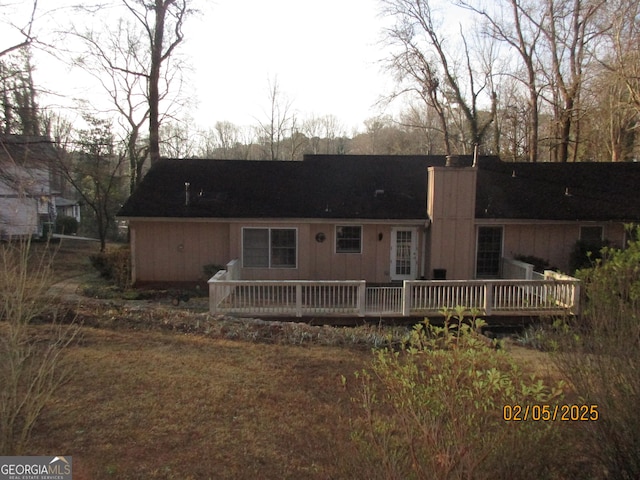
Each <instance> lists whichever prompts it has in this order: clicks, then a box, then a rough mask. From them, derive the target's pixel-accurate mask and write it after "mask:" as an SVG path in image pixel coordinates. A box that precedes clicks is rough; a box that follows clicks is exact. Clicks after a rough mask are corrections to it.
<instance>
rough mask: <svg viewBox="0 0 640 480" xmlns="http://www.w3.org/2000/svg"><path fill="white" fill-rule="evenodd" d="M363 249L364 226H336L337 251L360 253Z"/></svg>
mask: <svg viewBox="0 0 640 480" xmlns="http://www.w3.org/2000/svg"><path fill="white" fill-rule="evenodd" d="M361 251H362V227H359V226H358V227H354V226H338V227H336V253H360V252H361Z"/></svg>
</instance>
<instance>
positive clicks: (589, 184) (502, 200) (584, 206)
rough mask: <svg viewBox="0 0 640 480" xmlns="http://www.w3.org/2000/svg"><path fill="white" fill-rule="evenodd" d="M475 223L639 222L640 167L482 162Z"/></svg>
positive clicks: (591, 163) (617, 164) (623, 164)
mask: <svg viewBox="0 0 640 480" xmlns="http://www.w3.org/2000/svg"><path fill="white" fill-rule="evenodd" d="M476 218H501V219H532V220H582V221H591V220H592V221H605V220H616V221H623V222H632V221H633V222H637V221H639V220H640V163H603V162H597V163H596V162H583V163H504V162H499V161H498V162H481V163H480V169H479V170H478V186H477V193H476Z"/></svg>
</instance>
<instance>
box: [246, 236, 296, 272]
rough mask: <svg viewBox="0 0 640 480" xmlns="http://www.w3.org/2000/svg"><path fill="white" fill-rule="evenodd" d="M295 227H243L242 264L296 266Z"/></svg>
mask: <svg viewBox="0 0 640 480" xmlns="http://www.w3.org/2000/svg"><path fill="white" fill-rule="evenodd" d="M296 233H297V232H296V230H295V229H294V228H243V229H242V265H243V266H244V267H253V268H296V256H297V254H296V250H297V248H296V242H297V238H296V237H297V235H296Z"/></svg>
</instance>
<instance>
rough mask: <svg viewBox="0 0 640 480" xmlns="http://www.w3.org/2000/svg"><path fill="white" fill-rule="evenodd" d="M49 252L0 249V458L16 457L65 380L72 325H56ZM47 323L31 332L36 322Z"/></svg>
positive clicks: (25, 244) (14, 246)
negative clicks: (36, 252) (66, 355)
mask: <svg viewBox="0 0 640 480" xmlns="http://www.w3.org/2000/svg"><path fill="white" fill-rule="evenodd" d="M47 251H48V249H43V253H42V254H35V253H34V252H33V249H32V248H31V243H30V241H29V240H20V241H17V242H8V243H4V244H0V299H1V300H0V320H2V323H0V330H1V332H2V335H1V336H0V385H1V386H2V387H1V388H0V455H20V454H21V453H22V452H23V450H24V448H25V447H26V446H27V445H28V443H29V438H30V436H31V431H32V429H33V427H34V425H35V424H36V422H37V421H38V420H39V419H40V414H41V413H42V410H43V409H44V408H45V406H46V405H47V403H48V402H49V399H50V398H51V396H52V395H53V393H54V392H55V391H56V390H57V389H58V387H60V385H61V384H62V383H63V382H64V380H65V379H66V378H67V375H68V374H69V373H70V367H69V365H68V364H65V362H64V353H65V349H66V347H67V346H68V345H69V344H70V343H71V342H72V341H73V339H74V338H75V336H76V334H77V331H78V330H77V326H76V325H74V324H73V323H72V324H71V325H67V326H62V325H61V324H60V323H57V322H56V321H55V319H56V316H57V312H56V310H55V305H57V302H55V301H53V302H52V301H51V298H50V297H49V293H48V292H49V288H50V286H51V283H52V282H51V279H52V277H51V258H50V257H49V256H48V254H47ZM51 318H53V321H51V320H49V321H48V323H49V324H48V325H47V326H41V327H38V329H36V328H34V327H33V325H32V324H33V323H34V321H35V320H38V321H46V319H51Z"/></svg>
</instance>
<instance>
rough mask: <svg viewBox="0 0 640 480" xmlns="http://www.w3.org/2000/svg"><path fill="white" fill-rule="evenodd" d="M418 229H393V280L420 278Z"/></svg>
mask: <svg viewBox="0 0 640 480" xmlns="http://www.w3.org/2000/svg"><path fill="white" fill-rule="evenodd" d="M417 244H418V230H417V229H415V228H400V227H396V228H393V229H391V269H390V276H391V280H392V281H400V280H414V279H416V278H418V246H417Z"/></svg>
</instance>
